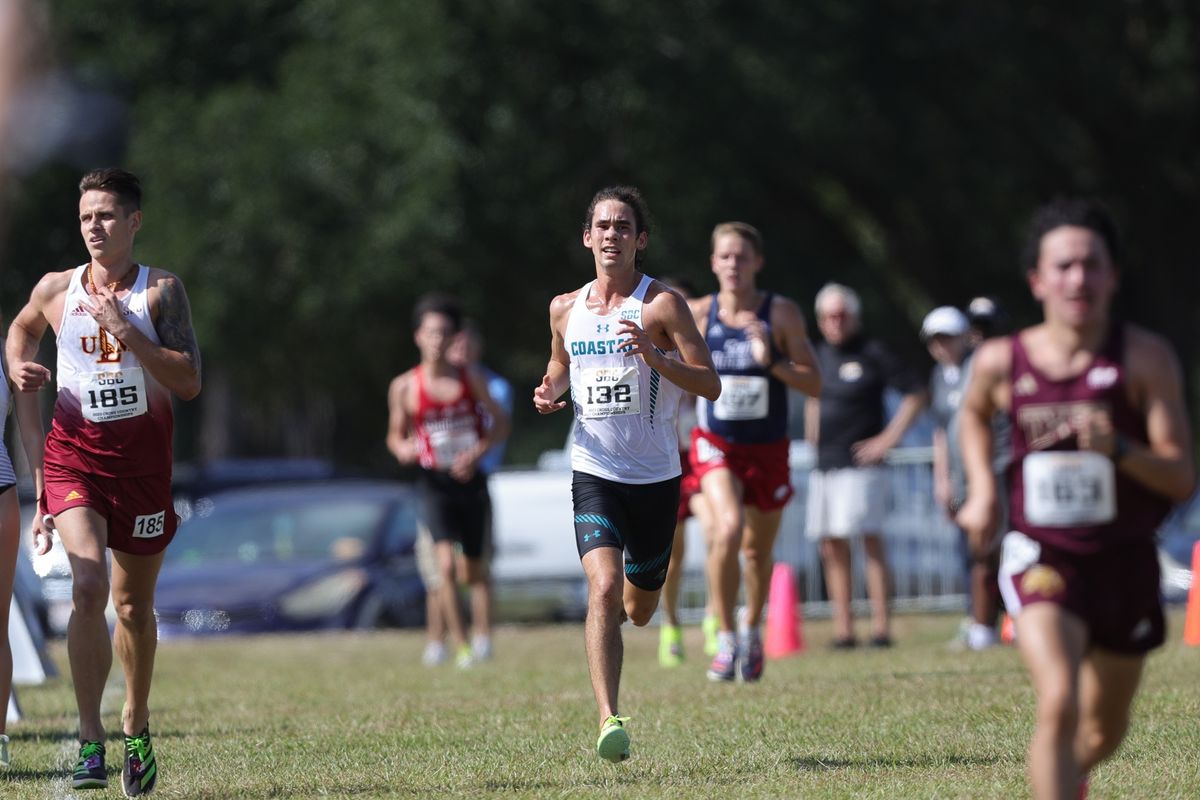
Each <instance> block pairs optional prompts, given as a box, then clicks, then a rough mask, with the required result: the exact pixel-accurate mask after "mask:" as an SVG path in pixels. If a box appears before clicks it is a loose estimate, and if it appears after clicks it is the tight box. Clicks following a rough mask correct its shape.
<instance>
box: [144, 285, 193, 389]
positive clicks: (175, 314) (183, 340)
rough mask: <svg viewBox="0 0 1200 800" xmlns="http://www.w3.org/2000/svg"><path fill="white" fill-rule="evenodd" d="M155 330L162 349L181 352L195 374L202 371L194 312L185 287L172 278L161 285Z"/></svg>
mask: <svg viewBox="0 0 1200 800" xmlns="http://www.w3.org/2000/svg"><path fill="white" fill-rule="evenodd" d="M154 330H155V331H157V332H158V338H159V340H160V341H161V342H162V345H163V347H165V348H167V349H168V350H174V351H175V352H177V353H182V354H183V355H184V357H186V358H187V359H188V361H190V362H191V363H192V366H193V367H194V368H195V369H196V371H197V372H199V371H200V345H199V344H198V343H197V342H196V332H195V331H194V330H192V311H191V308H190V307H189V306H188V299H187V294H185V293H184V291H183V284H181V283H180V282H179V279H178V278H176V277H175V276H173V275H172V276H170V277H168V278H165V279H164V280H163V281H162V283H161V284H159V291H158V321H157V322H155V324H154Z"/></svg>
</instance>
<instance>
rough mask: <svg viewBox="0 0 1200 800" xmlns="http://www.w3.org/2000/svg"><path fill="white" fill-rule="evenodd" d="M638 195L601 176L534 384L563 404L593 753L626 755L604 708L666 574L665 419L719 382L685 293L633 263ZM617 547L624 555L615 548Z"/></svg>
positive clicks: (672, 486) (669, 500) (669, 439)
mask: <svg viewBox="0 0 1200 800" xmlns="http://www.w3.org/2000/svg"><path fill="white" fill-rule="evenodd" d="M646 219H647V214H646V210H645V206H644V204H643V201H642V198H641V195H640V194H639V193H638V191H637V190H636V189H634V188H631V187H611V188H608V189H603V190H601V191H600V192H598V193H597V194H596V196H595V197H593V198H592V202H591V204H590V205H589V206H588V210H587V214H586V215H585V217H584V230H583V244H584V246H585V247H587V248H588V249H589V250H591V251H592V256H593V258H594V260H595V265H596V280H594V281H592V282H590V283H588V284H587V285H586V286H584V287H583V288H582V289H580V290H578V291H575V292H570V293H568V294H563V295H559V296H558V297H556V298H554V300H553V301H552V302H551V304H550V330H551V342H550V362H549V364H548V365H547V367H546V375H545V376H544V377H543V378H542V383H541V385H540V386H538V387H537V388H536V389H535V390H534V393H533V403H534V406H535V407H536V408H537V410H538V413H541V414H550V413H553V412H555V411H558V410H559V409H561V408H564V407H566V402H565V401H561V400H559V399H558V398H559V397H561V396H562V395H563V393H564V392H566V391H567V388H568V387H570V389H571V398H572V401H573V405H574V408H575V417H576V423H577V425H576V433H575V441H574V446H573V448H572V456H571V466H572V468H573V470H574V477H573V480H572V486H571V491H572V494H573V496H574V503H575V536H576V544H577V546H578V549H579V555H580V559H581V560H582V562H583V570H584V573H585V574H586V576H587V581H588V613H587V622H586V624H585V631H584V637H585V645H586V649H587V656H588V668H589V671H590V673H591V677H592V690H593V692H594V693H595V696H596V705H597V707H598V710H599V712H600V737H599V739H598V740H597V742H596V751H597V754H598V755H599V756H600V757H601V758H604V759H607V760H609V761H621V760H623V759H625V758H628V757H629V734H628V732H627V731H626V730H625V722H626V718H625V717H621V716H620V715H618V713H617V691H618V688H619V684H620V676H621V661H622V651H623V646H622V641H621V629H620V626H621V622H622V621H623V620H624V619H625V618H626V617H628V618H629V619H631V620H633V623H634V624H635V625H645V624H646V623H648V622H649V621H650V617H651V616H653V614H654V610H655V608H656V607H657V606H658V594H659V591H660V589H661V588H662V585H663V580H664V579H665V578H666V571H667V563H668V561H669V560H670V557H671V539H672V536H673V533H674V529H675V511H676V508H677V506H678V503H679V474H680V469H679V444H678V437H677V434H676V430H675V424H676V414H677V411H678V405H679V397H680V393H681V392H690V393H692V394H698V395H701V396H704V397H707V398H709V399H710V400H715V399H716V398H717V397H718V396H719V395H720V392H721V386H720V379H719V378H718V377H717V373H716V370H715V369H713V365H712V358H711V357H710V355H709V352H708V348H707V347H706V346H705V344H704V341H703V339H702V338H701V337H700V333H699V331H698V330H697V329H696V323H695V322H694V321H693V320H692V317H691V313H690V312H689V311H688V307H687V304H686V303H685V302H684V300H683V298H681V297H680V296H679V295H678V294H676V293H675V292H673V291H671V290H670V289H669V288H667V287H666V286H665V285H664V284H662V283H660V282H658V281H656V280H654V279H652V278H649V277H647V276H646V275H644V274H643V273H642V272H640V271H639V264H638V259H639V254H640V253H641V251H643V250H644V249H645V248H646V245H647V243H648V241H649V231H648V230H647V228H646ZM626 553H628V556H625V554H626Z"/></svg>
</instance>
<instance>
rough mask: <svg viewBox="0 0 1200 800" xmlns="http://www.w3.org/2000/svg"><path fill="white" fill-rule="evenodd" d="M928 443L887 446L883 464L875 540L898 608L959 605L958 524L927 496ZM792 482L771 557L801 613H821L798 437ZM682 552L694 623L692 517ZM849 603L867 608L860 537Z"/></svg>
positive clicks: (702, 586) (698, 556) (854, 547)
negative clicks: (788, 570)
mask: <svg viewBox="0 0 1200 800" xmlns="http://www.w3.org/2000/svg"><path fill="white" fill-rule="evenodd" d="M932 459H933V449H932V448H930V447H905V448H897V449H895V450H893V451H892V452H891V453H890V454H889V456H888V459H887V463H886V466H885V467H884V469H886V471H887V477H888V484H889V489H890V491H889V497H888V498H887V506H886V507H887V514H886V516H885V519H884V523H883V531H882V533H883V541H884V547H885V549H886V553H887V561H888V568H889V575H890V587H891V607H892V608H893V609H895V610H898V611H964V613H965V609H966V594H965V592H966V586H965V573H964V565H963V555H962V552H963V551H962V543H961V541H960V534H959V532H958V529H957V528H955V527H954V525H953V524H952V523H951V522H950V521H949V520H948V519H947V518H946V515H945V514H944V513H943V512H942V510H941V509H939V508H937V507H936V505H935V504H934V500H933V478H932V468H931V467H932ZM790 461H791V468H792V485H793V487H795V490H796V494H795V496H794V497H793V498H792V500H791V501H790V502H789V503H788V506H787V507H786V508H785V509H784V513H783V521H782V523H781V525H780V530H779V537H778V539H777V540H776V542H775V551H774V555H775V561H776V562H777V563H781V562H782V563H787V564H790V565H791V567H792V570H793V572H794V573H795V576H796V580H797V583H798V590H799V596H800V599H801V601H802V602H803V604H804V613H805V615H806V616H809V617H821V616H828V615H829V614H830V606H829V602H828V600H827V597H826V594H825V587H824V578H823V574H822V569H821V557H820V554H819V552H818V545H817V542H815V541H811V540H809V538H808V536H807V535H806V532H805V509H806V504H807V501H808V476H809V472H810V471H811V469H812V465H813V453H812V450H811V448H809V447H808V445H807V444H806V443H805V442H793V443H792V450H791V456H790ZM687 550H688V552H687V557H686V560H685V572H684V578H683V583H682V584H681V588H680V616H681V618H682V620H683V621H684V622H688V623H694V622H698V621H699V620H700V619H701V618H702V617H703V615H704V602H705V599H706V592H707V589H706V583H705V578H704V571H703V554H704V551H705V546H704V538H703V535H702V533H701V531H700V530H699V526H698V525H697V524H696V522H695V520H689V523H688V532H687ZM851 564H852V575H853V587H852V589H853V594H852V597H853V601H852V606H853V608H854V611H855V613H856V614H866V613H867V611H868V605H867V599H866V578H865V571H864V566H865V564H866V556H865V554H864V553H863V548H862V541H861V540H855V541H853V542H852V544H851Z"/></svg>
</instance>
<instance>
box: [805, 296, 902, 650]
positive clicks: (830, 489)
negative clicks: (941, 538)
mask: <svg viewBox="0 0 1200 800" xmlns="http://www.w3.org/2000/svg"><path fill="white" fill-rule="evenodd" d="M861 309H862V304H861V302H860V301H859V298H858V294H857V293H856V292H855V291H854V290H853V289H850V288H848V287H846V286H842V285H839V284H836V283H831V284H827V285H826V286H825V287H824V288H822V289H821V291H820V292H818V293H817V298H816V312H817V326H818V328H820V331H821V334H822V335H823V336H824V339H825V340H824V341H823V342H821V343H820V344H818V345H817V347H816V354H817V362H818V365H819V367H820V370H821V375H822V376H823V379H822V384H821V393H820V397H819V398H810V400H809V401H808V402H807V403H806V406H805V432H806V434H807V438H808V440H809V441H810V442H812V443H813V445H814V446H815V448H816V452H817V463H816V468H815V469H814V470H813V471H812V474H811V475H810V476H809V483H808V508H807V519H806V522H807V525H806V527H807V531H808V536H809V538H810V539H814V540H817V541H819V542H820V549H821V559H822V561H823V563H824V567H825V586H826V589H827V591H828V593H829V600H830V604H831V605H832V606H833V632H834V640H833V645H834V647H837V648H849V647H854V646H855V645H856V644H857V639H856V638H855V635H854V628H853V621H852V618H851V613H850V591H851V579H850V576H851V572H850V540H851V539H853V538H855V537H859V536H861V537H862V539H863V549H864V551H865V553H866V558H867V568H866V577H867V597H868V599H869V600H870V605H871V639H870V643H871V644H872V645H873V646H876V647H887V646H889V645H891V643H892V639H891V627H890V620H889V617H888V572H887V560H886V557H885V553H884V547H883V538H882V535H881V534H882V528H883V514H884V511H885V507H886V502H887V490H888V482H887V479H886V476H885V474H884V472H883V470H882V469H881V468H880V465H881V464H882V463H883V461H884V458H885V457H886V456H887V453H888V451H889V450H891V449H892V448H893V447H895V446H896V444H897V443H898V442H899V441H900V438H901V437H902V436H903V435H904V432H905V431H906V430H908V428H909V426H910V425H912V423H913V421H914V420H915V419H916V418H917V415H918V414H920V412H921V409H922V408H923V407H924V405H925V391H924V389H923V387H922V386H921V379H920V377H919V376H918V375H917V374H916V373H915V372H914V371H912V370H911V369H909V368H907V367H906V366H905V365H904V364H903V362H901V361H900V360H899V359H898V358H896V357H895V355H893V354H892V352H891V350H890V349H889V348H888V347H886V346H885V345H884V344H883V343H882V342H880V341H879V340H877V339H872V338H868V337H866V336H864V335H863V334H862V318H861ZM889 387H891V388H893V389H896V390H898V391H899V392H901V393H902V394H903V395H904V399H903V400H902V401H901V403H900V406H899V408H898V409H897V410H896V413H895V414H894V415H893V416H892V418H891V419H890V420H888V419H886V415H885V411H884V393H885V391H886V390H887V389H888V388H889Z"/></svg>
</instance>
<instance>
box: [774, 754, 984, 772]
mask: <svg viewBox="0 0 1200 800" xmlns="http://www.w3.org/2000/svg"><path fill="white" fill-rule="evenodd" d="M1002 760H1003V759H1001V758H1000V757H999V756H957V755H950V756H934V755H927V756H915V757H909V758H888V757H887V756H868V757H864V758H832V757H830V756H793V757H792V758H789V759H788V763H789V764H791V765H792V766H793V767H794V768H795V769H796V771H797V772H833V771H835V770H843V769H844V770H860V771H863V772H867V771H874V770H880V769H898V768H899V769H929V768H933V767H947V766H957V767H988V766H994V765H995V764H999V763H1000V762H1001V761H1002Z"/></svg>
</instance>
